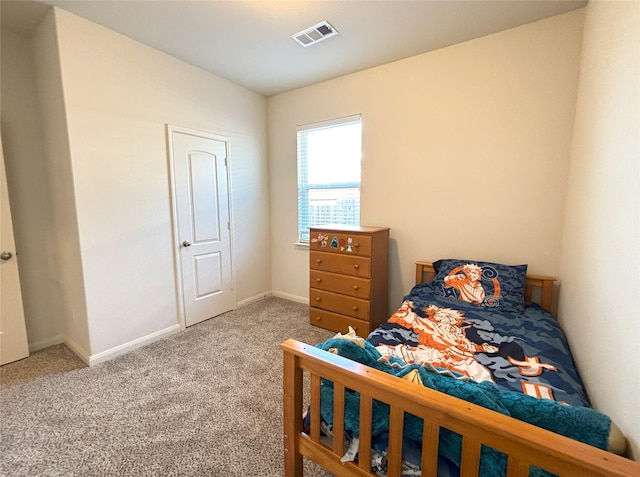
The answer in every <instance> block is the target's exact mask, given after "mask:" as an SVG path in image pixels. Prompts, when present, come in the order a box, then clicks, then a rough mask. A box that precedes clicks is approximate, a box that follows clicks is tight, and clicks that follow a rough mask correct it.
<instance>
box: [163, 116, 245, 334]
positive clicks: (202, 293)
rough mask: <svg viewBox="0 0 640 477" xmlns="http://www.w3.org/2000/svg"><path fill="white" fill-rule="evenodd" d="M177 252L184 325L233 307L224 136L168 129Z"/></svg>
mask: <svg viewBox="0 0 640 477" xmlns="http://www.w3.org/2000/svg"><path fill="white" fill-rule="evenodd" d="M169 134H170V138H171V140H170V144H171V146H170V148H171V151H170V157H171V168H172V178H173V192H174V204H173V205H174V211H175V219H174V220H175V222H176V224H175V230H176V250H177V255H178V257H179V259H178V263H179V268H180V272H181V273H180V281H181V289H182V301H183V305H184V317H185V325H186V326H191V325H194V324H196V323H199V322H201V321H203V320H206V319H208V318H211V317H213V316H216V315H219V314H221V313H224V312H226V311H229V310H231V309H233V308H234V307H235V305H236V297H235V289H234V286H233V280H232V278H233V273H232V260H231V250H232V246H231V223H230V204H229V178H228V151H229V140H228V139H227V138H224V137H221V136H216V135H212V134H206V133H200V132H195V131H189V130H185V129H178V128H171V127H170V128H169Z"/></svg>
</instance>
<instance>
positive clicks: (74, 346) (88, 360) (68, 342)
mask: <svg viewBox="0 0 640 477" xmlns="http://www.w3.org/2000/svg"><path fill="white" fill-rule="evenodd" d="M64 344H65V345H66V346H67V348H69V349H70V350H71V351H73V352H74V353H75V354H76V355H78V358H80V359H81V360H82V361H84V364H86V365H87V366H91V357H90V356H89V353H88V352H87V351H86V350H83V349H82V348H81V347H80V346H78V345H77V344H76V343H75V342H74V341H71V340H70V339H69V338H66V337H65V339H64Z"/></svg>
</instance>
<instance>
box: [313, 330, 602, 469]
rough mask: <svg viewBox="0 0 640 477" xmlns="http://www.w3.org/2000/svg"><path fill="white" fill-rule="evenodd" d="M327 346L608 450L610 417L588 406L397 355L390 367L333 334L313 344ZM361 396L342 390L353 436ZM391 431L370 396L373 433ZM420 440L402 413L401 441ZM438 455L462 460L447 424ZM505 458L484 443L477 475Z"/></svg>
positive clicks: (327, 398) (325, 405) (326, 405)
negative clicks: (477, 379)
mask: <svg viewBox="0 0 640 477" xmlns="http://www.w3.org/2000/svg"><path fill="white" fill-rule="evenodd" d="M317 347H318V348H321V349H323V350H325V351H329V350H331V351H332V352H334V353H337V354H338V355H340V356H343V357H345V358H349V359H351V360H353V361H357V362H359V363H362V364H365V365H367V366H370V367H372V368H375V369H378V370H380V371H383V372H385V373H388V374H392V375H395V376H398V377H402V376H404V375H405V374H407V373H409V372H412V371H413V370H414V369H415V370H416V371H417V372H418V373H419V374H420V378H421V379H422V383H423V385H424V386H426V387H428V388H431V389H435V390H437V391H441V392H444V393H446V394H449V395H452V396H455V397H458V398H460V399H464V400H466V401H469V402H471V403H473V404H477V405H479V406H482V407H485V408H487V409H491V410H493V411H496V412H499V413H500V414H504V415H506V416H511V417H514V418H516V419H519V420H522V421H525V422H528V423H530V424H533V425H535V426H538V427H542V428H544V429H547V430H550V431H553V432H556V433H558V434H562V435H564V436H567V437H570V438H572V439H575V440H578V441H581V442H584V443H586V444H589V445H592V446H595V447H598V448H600V449H606V447H607V442H608V438H609V430H610V426H611V420H610V419H609V418H608V417H607V416H606V415H604V414H602V413H599V412H597V411H595V410H593V409H591V408H587V407H581V406H567V405H564V404H560V403H558V402H555V401H550V400H546V399H538V398H534V397H532V396H527V395H525V394H520V393H517V392H513V391H507V390H502V389H499V388H498V387H496V386H495V385H494V384H493V383H491V382H488V381H487V382H482V383H477V382H474V381H463V380H460V379H455V378H454V377H452V376H451V375H448V373H445V374H441V373H438V372H436V371H434V370H429V369H427V368H426V367H424V366H421V365H417V364H412V365H404V363H403V362H402V361H400V360H397V361H396V363H395V364H398V365H400V366H393V365H391V364H389V362H387V361H386V360H380V358H381V357H382V355H381V354H380V353H379V352H378V350H376V348H375V347H374V346H373V345H371V344H370V343H368V342H364V347H361V346H360V345H358V344H357V343H354V342H353V341H350V340H347V339H341V338H331V339H329V340H327V341H325V342H324V343H320V344H318V345H317ZM322 384H323V386H322V389H321V405H320V414H321V416H322V419H323V420H324V421H325V422H327V423H329V424H330V425H332V424H333V383H332V382H331V381H328V380H323V383H322ZM359 419H360V395H359V393H356V392H353V391H347V392H346V393H345V431H346V432H347V433H349V434H350V435H352V436H355V437H357V436H358V435H359V427H360V426H359ZM388 430H389V406H388V405H386V404H384V403H381V402H378V401H374V403H373V423H372V438H373V440H375V437H376V436H384V435H385V434H386V433H387V432H388ZM421 439H422V419H420V418H417V417H415V416H406V417H405V428H404V440H405V441H412V442H415V443H417V444H418V445H419V443H420V441H421ZM439 448H440V454H441V455H442V456H443V457H445V458H446V459H448V460H450V461H451V462H454V463H455V464H457V465H459V464H460V454H461V449H462V438H461V437H460V435H458V434H455V433H453V432H451V431H448V430H447V429H441V432H440V447H439ZM506 464H507V458H506V456H505V455H504V454H502V453H501V452H499V451H496V450H494V449H491V448H488V447H486V446H483V447H482V458H481V463H480V476H483V477H484V476H486V477H495V476H499V475H504V474H505V473H506ZM530 475H531V476H543V475H549V474H548V473H546V472H544V471H541V470H540V469H533V470H532V472H531V474H530Z"/></svg>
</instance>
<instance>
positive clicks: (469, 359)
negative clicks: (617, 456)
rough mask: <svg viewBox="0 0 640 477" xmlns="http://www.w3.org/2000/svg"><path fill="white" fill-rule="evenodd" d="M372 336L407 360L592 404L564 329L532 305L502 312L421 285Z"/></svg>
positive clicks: (381, 349) (566, 401)
mask: <svg viewBox="0 0 640 477" xmlns="http://www.w3.org/2000/svg"><path fill="white" fill-rule="evenodd" d="M367 341H369V342H370V343H371V344H372V345H374V346H375V347H376V348H377V349H378V351H379V352H380V353H381V354H382V355H383V356H386V357H389V358H391V357H394V358H399V359H401V360H402V361H403V362H404V363H406V364H411V363H417V364H424V363H429V364H431V365H432V366H434V367H436V368H443V369H448V370H451V371H452V372H454V373H457V374H459V375H461V376H466V377H468V378H470V379H473V380H474V381H478V382H482V381H491V382H493V383H495V384H496V385H498V387H502V388H503V389H507V390H509V391H518V392H522V393H524V394H528V395H531V396H535V397H539V398H545V399H551V400H555V401H558V402H561V403H564V404H569V405H572V406H589V399H588V397H587V395H586V392H585V390H584V387H583V385H582V381H581V379H580V376H579V374H578V371H577V369H576V366H575V363H574V361H573V358H572V357H571V353H570V350H569V345H568V343H567V340H566V337H565V335H564V333H563V331H562V330H561V329H560V327H559V325H558V323H557V322H556V321H555V319H554V318H553V317H552V316H551V314H550V313H548V312H547V311H546V310H544V309H543V308H541V307H540V306H538V305H536V304H534V303H531V304H527V306H526V307H525V309H524V312H523V313H505V312H504V311H503V312H500V313H497V312H495V311H494V310H492V309H491V308H478V307H474V306H473V305H471V304H467V303H463V302H453V303H452V300H449V299H445V298H442V297H441V296H438V295H437V294H436V293H433V289H432V288H431V287H430V286H429V285H418V286H416V287H414V289H413V290H412V291H411V293H410V294H409V295H407V296H406V297H405V298H404V301H403V303H402V305H401V306H400V308H398V310H397V311H396V312H395V313H394V314H393V316H392V317H391V318H390V319H389V320H388V321H387V322H386V323H384V324H383V325H382V326H380V327H379V328H377V329H376V330H374V331H373V332H372V333H371V334H370V335H369V337H368V338H367Z"/></svg>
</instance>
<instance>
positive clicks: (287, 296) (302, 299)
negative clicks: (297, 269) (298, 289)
mask: <svg viewBox="0 0 640 477" xmlns="http://www.w3.org/2000/svg"><path fill="white" fill-rule="evenodd" d="M271 295H272V296H275V297H277V298H284V299H285V300H290V301H295V302H297V303H303V304H305V305H308V304H309V297H304V296H298V295H290V294H289V293H282V292H278V291H274V292H271Z"/></svg>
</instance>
